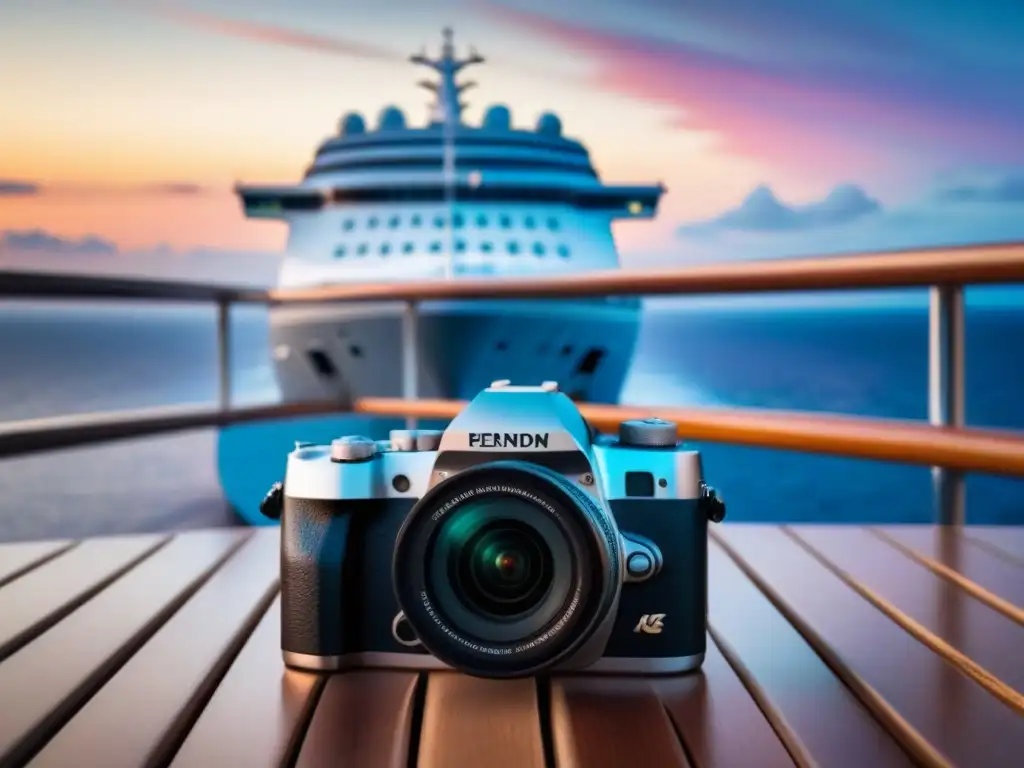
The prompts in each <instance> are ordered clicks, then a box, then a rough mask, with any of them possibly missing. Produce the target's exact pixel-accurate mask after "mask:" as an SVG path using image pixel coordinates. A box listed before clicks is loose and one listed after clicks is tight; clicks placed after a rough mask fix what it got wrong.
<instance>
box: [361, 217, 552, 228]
mask: <svg viewBox="0 0 1024 768" xmlns="http://www.w3.org/2000/svg"><path fill="white" fill-rule="evenodd" d="M433 221H434V226H435V227H437V228H438V229H443V228H444V226H445V224H446V223H447V219H446V217H444V216H440V215H439V216H435V217H434V219H433ZM473 221H474V223H475V224H476V226H478V227H480V228H481V229H484V228H486V227H487V226H489V225H490V220H489V219H488V218H487V214H485V213H478V214H477V215H476V216H475V217H474V218H473ZM545 223H546V224H547V228H548V229H550V230H551V231H552V232H557V231H558V230H559V229H561V224H560V223H559V221H558V219H556V218H554V217H553V216H552V217H551V218H549V219H548V220H547V221H546V222H545ZM387 224H388V227H389V228H390V229H398V228H399V227H400V226H401V224H402V217H401V216H392V217H390V218H389V219H388V222H387ZM380 225H381V220H380V218H379V217H377V216H370V217H369V218H368V219H367V220H366V228H367V229H377V227H379V226H380ZM409 226H410V227H422V226H423V216H422V215H420V214H418V213H414V214H413V215H412V216H410V217H409ZM464 226H466V217H465V216H463V215H462V214H461V213H456V214H453V215H452V227H453V228H454V229H462V228H463V227H464ZM498 226H499V227H501V228H502V229H511V228H512V217H511V216H509V215H508V214H502V215H501V216H499V217H498ZM523 227H525V228H526V229H536V228H537V219H536V218H535V217H533V216H524V217H523ZM341 228H342V229H343V230H345V231H346V232H351V231H352V230H353V229H355V228H356V220H355V219H345V220H344V221H343V222H342V223H341Z"/></svg>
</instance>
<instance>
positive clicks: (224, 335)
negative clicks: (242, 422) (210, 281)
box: [217, 298, 231, 412]
mask: <svg viewBox="0 0 1024 768" xmlns="http://www.w3.org/2000/svg"><path fill="white" fill-rule="evenodd" d="M217 403H218V405H219V406H220V409H221V411H223V412H227V411H229V410H231V300H230V299H226V298H220V299H218V300H217Z"/></svg>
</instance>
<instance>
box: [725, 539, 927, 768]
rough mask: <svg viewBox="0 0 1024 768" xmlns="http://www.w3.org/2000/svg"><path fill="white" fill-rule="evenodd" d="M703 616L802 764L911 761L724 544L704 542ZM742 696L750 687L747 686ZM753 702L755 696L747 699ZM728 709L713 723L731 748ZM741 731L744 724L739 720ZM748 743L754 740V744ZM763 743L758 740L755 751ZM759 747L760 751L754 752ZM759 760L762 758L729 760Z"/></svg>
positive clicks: (855, 767)
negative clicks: (705, 593) (705, 583)
mask: <svg viewBox="0 0 1024 768" xmlns="http://www.w3.org/2000/svg"><path fill="white" fill-rule="evenodd" d="M708 609H709V615H708V623H709V625H710V627H711V629H712V631H713V633H714V635H715V637H716V638H718V639H719V641H720V642H722V643H723V645H724V646H725V647H726V653H727V654H728V656H729V657H731V658H732V659H733V661H734V663H735V664H736V666H737V667H740V668H741V672H742V676H743V678H744V679H745V680H746V682H747V685H748V687H749V688H750V689H751V690H754V691H756V692H757V695H758V698H759V699H760V700H761V701H760V704H761V707H762V709H764V710H765V711H766V712H767V713H768V716H769V718H770V719H771V721H772V722H773V723H774V724H775V727H776V729H777V730H778V732H779V734H780V735H781V736H782V738H783V739H784V740H785V742H786V743H787V745H788V746H789V749H790V752H791V753H792V754H793V755H794V756H795V757H796V759H797V762H798V763H799V764H800V765H805V766H809V765H823V766H830V768H831V767H832V766H834V767H835V768H863V766H865V765H870V766H873V767H874V768H901V767H903V766H908V765H912V764H913V763H912V761H911V759H910V757H909V756H908V755H907V753H906V752H905V751H904V750H903V749H902V747H900V746H899V744H898V743H897V742H896V741H895V739H894V738H893V737H892V736H891V735H890V733H889V732H888V731H887V730H886V729H885V728H883V727H882V726H881V725H880V724H879V723H878V721H877V720H876V719H875V718H874V716H873V715H872V714H871V713H870V712H868V710H867V709H865V708H864V706H863V705H862V704H861V702H860V701H859V700H858V699H857V698H856V697H855V696H854V695H853V694H852V693H851V692H850V689H849V688H847V687H846V685H845V684H844V683H843V682H842V681H841V680H840V679H839V678H838V677H836V675H835V673H834V672H833V671H832V670H831V669H829V667H828V665H826V664H825V662H824V661H822V660H821V657H820V656H818V654H817V653H816V652H815V650H814V648H813V647H811V646H810V645H809V644H808V643H807V641H806V640H805V639H804V638H803V637H802V636H801V635H800V633H799V632H797V630H796V629H794V628H793V626H792V625H791V624H790V623H789V622H788V621H787V620H786V619H785V617H784V616H782V614H780V613H779V612H778V610H776V608H775V606H774V605H772V603H771V601H770V600H769V599H768V598H767V597H765V595H764V594H763V593H762V592H761V591H760V590H759V589H758V588H757V587H756V586H755V585H754V583H753V582H751V581H750V579H749V578H747V576H746V575H745V574H744V573H743V571H741V570H740V568H739V567H738V566H737V565H736V564H735V563H734V562H733V561H732V559H731V558H729V556H728V555H726V554H725V552H724V551H723V550H722V549H721V548H720V547H719V546H716V545H712V546H710V547H708ZM744 694H746V695H747V697H748V698H749V697H750V694H749V693H747V691H744ZM751 703H752V702H751ZM732 721H733V716H732V715H729V714H725V715H724V716H723V717H722V718H721V720H719V721H717V722H713V723H711V725H712V726H713V727H717V728H721V729H723V730H724V733H723V734H722V737H721V740H722V741H724V742H726V743H727V744H728V748H731V749H739V748H742V747H745V739H744V740H739V743H738V744H737V743H735V742H736V741H738V740H735V739H734V738H733V740H732V742H730V741H729V739H730V738H732V737H733V736H734V732H733V724H732ZM744 731H746V726H744ZM750 746H751V748H752V749H753V748H754V747H755V745H753V744H751V745H750ZM765 749H766V748H765V746H763V745H762V746H759V747H757V751H758V752H759V753H765V754H771V753H769V752H766V751H765ZM753 754H757V753H753ZM726 764H729V765H754V764H757V765H761V764H762V762H761V758H758V759H756V760H752V759H751V758H749V757H745V758H744V759H742V760H737V761H733V762H731V763H726Z"/></svg>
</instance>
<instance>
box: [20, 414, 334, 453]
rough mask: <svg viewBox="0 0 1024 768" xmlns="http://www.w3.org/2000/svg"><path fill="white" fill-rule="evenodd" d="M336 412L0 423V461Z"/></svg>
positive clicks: (95, 417) (89, 417)
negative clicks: (82, 446)
mask: <svg viewBox="0 0 1024 768" xmlns="http://www.w3.org/2000/svg"><path fill="white" fill-rule="evenodd" d="M339 412H342V413H343V412H344V409H343V408H341V407H340V406H339V405H338V404H337V403H334V402H322V401H321V402H303V403H271V404H268V405H246V406H237V407H234V408H228V409H224V408H221V407H219V406H210V405H171V406H155V407H149V408H141V409H138V410H123V411H114V412H106V413H102V412H101V413H85V414H76V415H74V416H51V417H48V418H41V419H25V420H23V421H7V422H0V459H2V458H6V457H9V456H24V455H26V454H30V453H38V452H40V451H55V450H59V449H62V448H74V447H76V446H80V445H96V444H98V443H106V442H110V441H113V440H130V439H132V438H137V437H149V436H151V435H160V434H165V433H170V432H181V431H185V430H189V429H204V428H208V427H227V426H230V425H232V424H245V423H249V422H254V421H271V420H274V419H291V418H300V417H303V416H326V415H334V414H337V413H339Z"/></svg>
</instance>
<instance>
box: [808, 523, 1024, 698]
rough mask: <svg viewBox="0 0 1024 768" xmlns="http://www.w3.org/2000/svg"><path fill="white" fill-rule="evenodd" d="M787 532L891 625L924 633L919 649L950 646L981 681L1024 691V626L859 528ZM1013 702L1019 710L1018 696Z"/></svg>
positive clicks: (939, 648)
mask: <svg viewBox="0 0 1024 768" xmlns="http://www.w3.org/2000/svg"><path fill="white" fill-rule="evenodd" d="M788 530H789V532H790V533H792V534H793V535H794V536H796V537H797V538H798V539H800V540H801V541H803V542H804V544H806V545H808V546H810V547H811V548H812V549H813V550H815V551H816V552H817V553H818V554H820V555H821V556H822V557H824V558H825V559H826V560H828V561H829V562H830V563H831V564H832V566H833V567H834V568H836V569H838V571H839V572H840V573H839V575H840V577H841V578H844V579H845V580H848V581H852V582H854V583H856V585H857V588H859V589H865V590H867V594H868V595H869V600H870V599H874V600H880V601H882V606H883V610H891V609H895V611H897V614H895V616H896V619H895V620H897V621H898V622H904V623H906V622H912V624H909V625H908V626H913V625H917V626H916V628H915V629H914V632H915V633H917V632H919V631H920V630H923V631H924V632H925V633H926V634H925V635H922V636H921V637H923V638H924V639H923V642H925V644H927V645H931V646H935V647H936V648H937V649H938V650H939V652H946V653H948V652H949V651H948V650H946V649H944V648H942V646H943V645H948V646H951V647H952V648H953V649H955V650H957V651H959V652H960V653H962V654H964V655H966V656H967V657H968V658H969V659H970V660H972V661H973V662H975V663H976V664H978V665H979V666H980V667H981V668H982V669H983V670H985V674H986V676H987V675H994V676H995V677H997V678H998V679H999V680H1001V681H1002V682H1004V683H1005V684H1007V685H1009V686H1010V687H1011V688H1012V689H1014V690H1015V691H1021V690H1024V664H1022V663H1021V662H1022V660H1024V626H1021V625H1020V624H1017V623H1016V622H1015V621H1013V620H1011V619H1009V618H1008V617H1006V616H1005V615H1003V614H1002V613H1000V612H998V611H995V610H993V609H992V608H991V607H989V606H988V605H986V604H985V603H983V602H980V601H978V600H976V599H975V598H974V597H973V596H972V595H971V594H969V593H968V592H965V591H964V590H962V589H961V588H960V587H959V586H957V585H956V584H954V583H953V582H951V581H948V580H947V579H943V578H941V577H939V576H937V575H936V574H934V573H933V572H932V571H930V570H928V569H927V568H925V567H924V566H922V565H921V564H920V563H918V562H916V561H915V560H912V559H911V558H909V557H907V556H906V555H904V554H903V553H902V552H900V551H899V550H898V549H895V548H894V547H892V546H890V545H889V544H887V543H886V542H885V541H883V540H882V539H880V538H878V537H877V536H875V535H873V534H872V533H871V532H869V531H867V530H865V529H863V528H850V527H847V526H842V527H836V526H797V527H792V528H789V529H788ZM1022 577H1024V575H1022ZM929 636H931V637H929ZM919 639H920V638H919ZM936 641H938V645H936ZM1018 698H1019V699H1020V704H1021V706H1022V707H1024V697H1018ZM1022 714H1024V712H1022Z"/></svg>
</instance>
